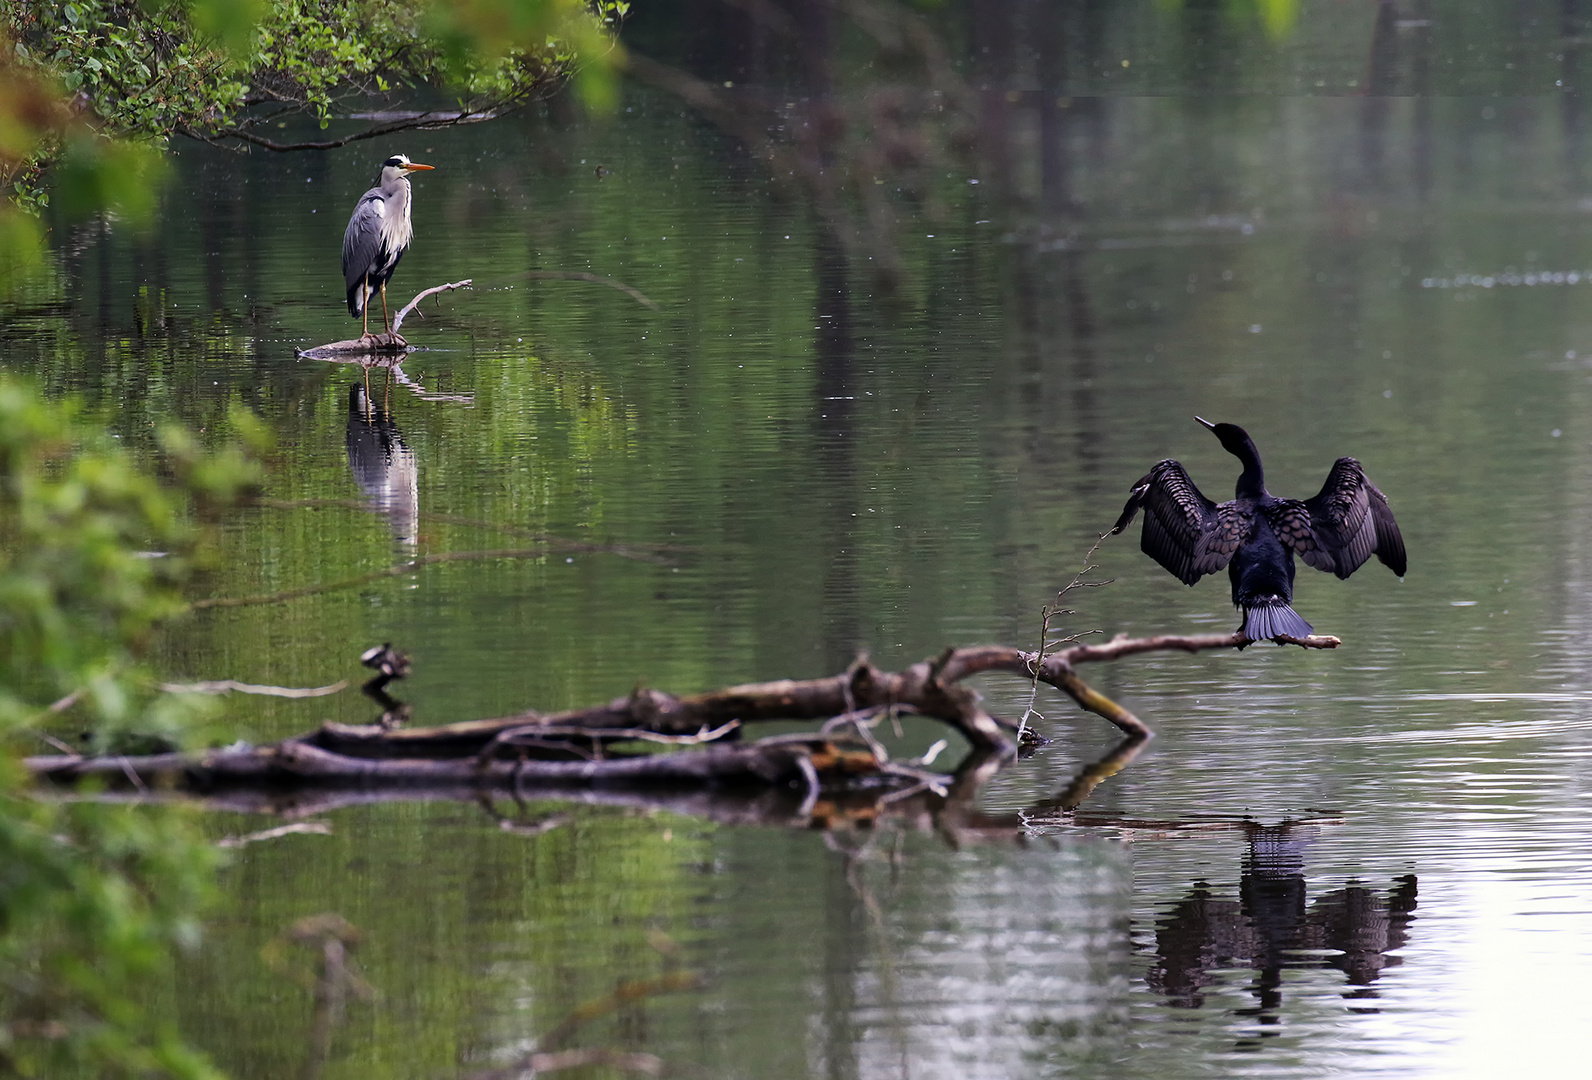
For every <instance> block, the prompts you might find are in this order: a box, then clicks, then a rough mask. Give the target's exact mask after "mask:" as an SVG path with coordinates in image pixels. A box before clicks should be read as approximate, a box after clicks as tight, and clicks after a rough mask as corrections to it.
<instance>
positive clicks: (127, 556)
mask: <svg viewBox="0 0 1592 1080" xmlns="http://www.w3.org/2000/svg"><path fill="white" fill-rule="evenodd" d="M73 411H74V410H73V408H72V406H71V405H70V404H67V405H58V404H50V403H47V402H45V401H43V400H41V399H40V397H39V396H38V395H37V393H36V392H35V391H33V390H32V389H31V388H30V387H28V386H26V385H23V384H20V383H17V382H15V381H12V380H9V379H0V734H3V736H4V741H3V743H0V1068H3V1069H4V1070H5V1071H8V1072H10V1073H13V1074H16V1075H21V1076H50V1077H59V1076H65V1075H78V1074H81V1075H86V1076H116V1075H127V1076H146V1075H164V1076H174V1077H186V1078H200V1077H211V1076H215V1075H216V1074H215V1072H214V1070H212V1069H211V1068H210V1066H209V1065H208V1064H207V1063H206V1062H205V1061H204V1059H203V1058H202V1057H201V1056H199V1055H197V1054H195V1053H193V1052H192V1051H190V1050H189V1049H187V1048H186V1046H185V1045H184V1044H183V1042H182V1040H181V1039H180V1038H179V1037H178V1035H177V1033H176V1031H175V1028H174V1026H173V1025H172V1024H171V1022H170V1021H169V1019H166V1018H162V1017H160V1016H158V1015H157V1012H156V1010H155V1009H154V1008H153V1007H152V1006H151V1005H150V1000H151V995H150V993H149V989H148V988H149V985H150V982H151V979H152V977H154V976H156V975H157V974H158V973H159V972H160V971H161V970H162V968H163V966H164V965H167V964H169V963H170V961H171V958H172V955H173V950H174V949H176V948H179V947H184V946H191V945H192V944H194V943H195V942H196V941H197V939H198V926H199V924H198V912H199V909H200V904H201V902H202V900H203V899H204V896H205V894H206V891H207V890H208V888H209V887H210V884H209V883H210V878H211V870H212V868H213V865H214V862H215V857H214V855H213V851H212V848H211V847H210V846H209V845H208V844H206V843H204V842H203V840H202V839H201V838H200V837H199V836H198V834H197V832H196V830H195V829H194V828H193V826H192V823H191V822H190V821H189V820H188V816H187V815H186V814H184V813H183V812H182V811H181V810H180V809H177V808H173V807H128V806H119V805H113V804H108V803H107V804H98V803H93V802H82V801H78V802H66V801H60V800H55V799H51V798H49V797H47V796H41V794H40V793H37V792H34V791H31V790H29V788H28V787H27V780H26V771H25V769H24V768H23V765H22V757H23V756H24V755H25V754H27V753H30V752H38V751H39V750H41V749H46V747H45V745H44V744H45V740H48V741H51V742H55V743H56V744H57V745H59V744H60V740H59V739H56V738H55V737H54V736H52V735H49V734H48V728H49V727H50V726H52V724H53V725H54V726H56V727H57V728H59V725H60V723H62V722H63V721H66V720H69V721H70V723H71V729H70V732H68V731H66V730H65V729H61V733H62V734H69V735H70V736H71V737H74V738H75V737H76V735H77V732H79V731H84V732H85V733H86V734H87V735H88V741H89V742H90V743H91V744H97V745H99V746H110V745H115V744H116V743H118V742H125V741H126V740H128V739H129V738H132V737H135V736H136V737H140V738H149V737H155V738H158V739H160V740H161V741H162V742H165V743H170V744H176V745H182V744H184V743H188V742H191V741H192V740H193V739H194V737H195V735H196V733H197V732H198V731H199V730H200V726H199V725H200V721H202V720H203V719H204V717H205V715H206V710H205V706H204V705H202V704H199V703H196V702H195V700H194V699H192V698H187V697H182V696H177V695H171V694H165V693H161V692H159V690H158V689H156V685H155V683H154V680H153V679H152V678H150V677H149V676H148V675H147V674H145V673H144V672H143V671H142V670H141V669H140V666H139V654H140V651H141V648H142V647H143V645H144V644H145V643H146V642H147V641H148V639H149V637H150V635H151V633H152V632H153V631H154V629H155V628H156V626H157V625H158V624H159V623H160V621H161V620H163V619H166V618H169V617H171V616H172V615H174V614H176V613H177V612H179V611H180V610H182V607H183V603H182V598H181V596H180V593H179V589H180V586H181V584H182V582H183V580H184V579H185V577H186V576H187V575H188V574H189V573H190V572H191V570H192V569H193V568H194V567H195V566H197V565H201V564H202V563H203V562H204V560H205V559H206V557H207V551H208V544H207V542H206V519H207V518H208V517H209V516H211V514H212V513H213V511H214V509H215V508H216V507H218V506H219V505H220V504H222V503H225V502H227V501H230V500H232V499H233V498H235V496H236V495H237V493H238V492H239V491H241V490H242V489H243V488H245V487H247V486H248V485H250V484H252V483H253V482H254V477H255V467H254V465H253V464H252V462H251V460H250V459H249V457H248V456H247V454H246V452H245V451H244V449H243V448H242V447H241V446H238V447H234V448H232V449H229V450H225V451H223V452H221V453H206V452H204V451H201V450H200V449H199V448H198V447H197V446H196V445H195V444H194V442H193V441H192V439H191V437H189V436H187V435H186V434H185V433H182V432H180V431H176V430H172V431H168V432H164V433H163V436H162V441H163V445H164V447H165V450H166V455H167V461H168V465H169V470H168V471H169V472H170V474H171V477H172V480H171V482H170V483H166V484H162V483H161V482H159V481H157V480H156V479H155V478H153V477H151V476H149V475H148V474H146V473H144V472H141V471H140V470H138V469H137V468H136V467H135V466H134V465H133V464H132V463H131V462H130V461H129V460H128V459H127V457H126V455H125V454H123V453H122V452H121V451H120V450H119V449H118V448H117V447H115V446H114V445H112V444H111V443H110V441H109V440H108V439H103V438H94V437H91V436H89V435H86V434H85V433H83V432H82V431H80V430H79V429H78V428H77V427H75V426H74V423H73ZM233 426H234V428H235V433H236V434H237V435H238V436H239V437H240V439H241V440H242V442H243V443H252V444H254V445H256V446H257V445H259V442H260V440H261V435H260V430H259V426H258V422H257V421H255V420H254V418H253V417H252V416H250V415H248V414H246V413H243V412H241V411H239V412H234V414H233Z"/></svg>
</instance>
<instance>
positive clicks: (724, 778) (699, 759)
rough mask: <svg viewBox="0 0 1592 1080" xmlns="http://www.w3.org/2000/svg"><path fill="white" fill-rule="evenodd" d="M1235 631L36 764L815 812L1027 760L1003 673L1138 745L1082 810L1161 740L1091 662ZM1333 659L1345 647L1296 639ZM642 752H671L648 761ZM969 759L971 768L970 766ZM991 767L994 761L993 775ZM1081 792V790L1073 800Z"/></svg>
mask: <svg viewBox="0 0 1592 1080" xmlns="http://www.w3.org/2000/svg"><path fill="white" fill-rule="evenodd" d="M1247 644H1248V642H1247V640H1245V639H1244V638H1242V637H1239V636H1238V635H1237V634H1231V635H1220V634H1209V635H1201V636H1177V635H1162V636H1156V637H1147V638H1127V637H1118V638H1116V639H1115V640H1113V641H1110V642H1107V643H1105V644H1101V645H1073V646H1071V647H1069V648H1066V649H1062V650H1060V651H1058V652H1056V653H1054V654H1051V655H1048V656H1044V657H1043V658H1039V657H1036V656H1035V654H1033V653H1030V652H1024V651H1023V650H1021V649H1014V648H1010V647H1007V646H998V645H986V646H975V647H971V648H950V649H947V650H945V652H943V653H941V654H940V655H939V656H938V657H936V658H934V659H932V660H924V661H921V662H919V663H916V664H913V665H912V666H911V667H909V668H907V669H906V670H905V671H899V672H889V671H882V670H880V669H879V668H877V667H875V666H874V665H873V664H871V663H869V662H868V660H867V658H866V657H859V658H858V660H857V661H856V662H855V663H854V664H852V666H851V667H850V669H848V670H847V671H846V672H844V673H843V674H840V675H834V676H830V677H828V678H819V679H804V680H788V679H787V680H779V681H776V682H767V683H753V684H748V685H744V686H733V687H730V688H728V689H724V690H718V691H714V692H712V693H706V694H697V695H692V696H687V697H675V696H673V695H670V694H666V693H663V692H661V691H657V690H650V689H643V688H638V689H637V690H636V691H634V692H633V693H631V694H630V695H629V696H627V697H623V698H618V699H616V700H614V701H611V702H609V703H608V704H606V705H599V706H596V707H593V708H588V709H577V710H571V711H568V712H560V713H550V714H541V713H535V712H527V713H521V714H517V715H514V716H508V717H500V718H497V719H491V720H474V721H466V722H463V723H457V724H448V725H445V726H442V727H431V728H413V729H402V728H399V729H392V728H388V727H383V726H380V725H368V726H350V725H345V724H334V723H327V724H325V725H323V726H322V727H321V728H320V729H319V730H317V731H314V732H310V733H308V734H306V735H302V736H299V737H295V738H290V739H285V740H283V741H282V742H280V743H277V744H275V745H271V746H260V747H253V746H238V747H230V748H226V749H217V750H207V751H200V752H197V753H171V754H155V755H148V756H140V757H129V756H112V757H94V758H89V757H80V756H76V755H57V756H46V757H34V758H29V759H28V761H27V766H28V768H29V770H30V771H31V772H32V774H33V775H34V776H35V777H36V778H37V779H40V780H47V781H52V782H55V783H62V784H70V783H73V782H75V781H78V780H81V779H85V778H90V777H92V778H96V779H98V780H99V781H100V782H102V783H104V784H106V785H108V786H110V787H125V786H127V785H131V786H132V787H134V788H135V789H137V790H139V791H144V790H148V789H152V788H153V789H158V788H168V789H172V788H174V789H177V790H182V791H187V792H192V793H215V792H219V791H224V790H227V789H232V788H237V787H262V786H263V787H277V788H282V787H290V788H302V787H325V788H338V787H343V788H348V787H354V788H368V787H392V786H410V785H413V786H417V787H426V788H447V787H450V786H451V787H460V786H462V787H467V788H472V789H477V790H482V789H485V790H492V789H496V790H503V789H507V790H509V791H511V792H514V793H515V794H516V795H517V794H518V793H519V792H521V791H522V790H527V789H534V790H538V791H543V790H545V791H559V790H571V789H589V788H593V787H599V786H600V787H613V786H619V787H627V788H643V787H650V788H712V789H718V788H725V787H737V786H739V787H747V788H772V789H785V790H794V791H796V792H798V793H800V794H799V799H800V803H801V805H800V806H799V807H798V810H799V812H800V813H802V814H804V815H811V814H812V813H813V811H814V808H815V806H816V805H817V802H818V800H819V799H820V798H821V797H823V796H825V795H826V794H828V793H830V792H833V791H836V790H843V789H847V788H855V787H857V786H858V785H862V786H864V787H872V788H882V789H885V790H889V791H892V792H904V793H912V792H917V791H931V792H935V793H936V794H940V795H943V794H944V793H945V791H946V789H947V785H950V784H952V783H953V781H958V780H961V779H965V778H966V777H967V776H968V775H969V770H970V769H971V770H973V771H974V772H975V773H976V772H978V771H979V770H983V769H985V768H989V767H993V768H999V767H1000V765H1001V763H1003V762H1005V761H1007V760H1009V759H1010V758H1011V756H1012V755H1013V753H1014V752H1015V751H1016V750H1017V735H1018V725H1016V724H1014V723H1013V722H1012V721H1010V720H1003V719H998V718H996V717H994V716H992V715H990V714H989V713H988V712H987V711H985V709H984V708H983V706H982V704H981V701H980V697H979V695H978V693H977V692H976V691H974V690H973V689H972V688H971V687H969V686H966V685H964V680H966V679H967V678H969V677H971V676H973V675H978V674H983V673H989V672H1003V673H1006V674H1010V675H1015V676H1019V677H1021V678H1024V679H1029V680H1032V679H1036V678H1037V680H1038V681H1040V682H1044V683H1047V684H1049V685H1051V686H1054V687H1056V688H1058V689H1060V690H1062V691H1064V692H1065V693H1067V694H1068V695H1069V696H1070V697H1072V699H1073V700H1074V701H1075V702H1077V703H1078V705H1079V706H1080V707H1082V708H1083V709H1085V710H1087V711H1089V712H1093V713H1095V714H1096V715H1098V716H1101V717H1103V718H1105V719H1106V720H1108V721H1110V722H1111V723H1112V724H1114V725H1115V726H1116V727H1117V728H1118V729H1119V730H1120V731H1121V732H1122V733H1123V734H1124V735H1125V736H1126V739H1125V740H1124V742H1123V743H1122V745H1121V746H1119V747H1118V749H1117V750H1116V751H1114V752H1113V754H1114V757H1113V758H1110V759H1108V760H1107V761H1106V762H1102V763H1098V764H1099V765H1100V767H1099V768H1097V769H1095V770H1094V772H1093V773H1087V772H1086V775H1085V776H1083V777H1080V779H1079V781H1078V782H1077V783H1076V784H1075V786H1077V784H1083V785H1085V786H1084V788H1083V789H1082V793H1081V794H1078V795H1077V798H1076V799H1074V798H1072V797H1071V796H1069V797H1068V799H1067V800H1065V801H1067V802H1070V803H1072V804H1075V803H1076V802H1077V801H1081V798H1082V797H1083V796H1084V795H1087V793H1088V790H1091V789H1092V788H1093V787H1094V785H1095V784H1098V783H1099V782H1100V780H1101V779H1103V778H1104V777H1105V776H1109V775H1111V773H1113V772H1115V771H1116V770H1117V769H1120V768H1121V767H1122V766H1123V765H1124V764H1126V763H1127V761H1130V760H1132V757H1133V755H1135V754H1136V753H1137V752H1138V749H1139V747H1140V746H1141V745H1142V744H1143V743H1144V742H1145V741H1146V740H1148V739H1149V738H1150V737H1151V736H1152V732H1151V730H1150V728H1149V727H1148V726H1147V725H1146V724H1145V723H1144V722H1143V721H1142V720H1140V719H1139V718H1138V717H1136V716H1134V715H1133V714H1132V713H1131V712H1129V711H1128V710H1127V709H1125V708H1123V707H1122V706H1121V705H1119V704H1118V703H1116V702H1114V701H1112V700H1111V699H1110V698H1108V697H1106V696H1105V695H1103V694H1101V693H1099V692H1098V691H1097V690H1095V689H1093V688H1092V687H1090V686H1089V685H1087V684H1086V683H1085V682H1084V681H1083V680H1082V679H1081V678H1079V676H1078V674H1077V671H1076V670H1075V669H1076V666H1077V665H1078V664H1081V663H1091V662H1099V661H1103V660H1114V659H1117V658H1119V657H1123V656H1130V655H1135V654H1138V653H1144V652H1154V651H1184V652H1199V651H1202V650H1207V649H1220V648H1235V647H1237V648H1241V647H1243V646H1245V645H1247ZM1295 644H1299V645H1302V646H1305V647H1309V648H1335V647H1336V646H1337V645H1338V644H1339V642H1338V639H1337V638H1331V637H1313V638H1309V639H1304V640H1300V641H1297V642H1295ZM901 714H915V715H921V716H925V717H930V718H933V719H937V720H939V721H941V722H943V723H945V724H947V725H949V726H950V727H951V728H953V729H954V730H955V731H957V732H958V733H959V734H960V735H961V736H962V737H963V738H964V739H965V740H966V741H967V742H968V744H969V745H970V747H971V749H972V753H971V754H970V755H969V757H968V761H964V762H963V764H962V766H961V767H960V768H959V769H958V770H957V772H956V774H955V775H954V776H952V775H948V774H943V773H936V772H932V771H930V770H929V768H928V762H927V761H922V762H905V763H903V762H896V761H892V760H890V758H889V755H888V753H887V752H886V751H885V748H884V747H883V746H882V745H881V744H880V743H879V741H878V740H877V739H876V738H875V737H874V736H873V734H872V730H873V728H874V726H876V725H877V724H878V723H880V722H882V721H883V720H885V719H887V718H890V717H893V716H897V715H901ZM800 720H807V721H814V720H822V721H827V722H826V723H825V724H824V725H823V728H822V729H821V730H820V731H818V732H815V733H810V734H800V735H778V736H773V737H771V738H764V739H759V740H756V741H743V736H744V731H745V728H746V727H747V726H748V725H750V724H754V723H758V722H760V721H800ZM637 743H650V744H654V745H657V744H664V745H668V746H671V747H673V748H678V749H673V750H672V752H658V753H637V752H635V751H634V750H628V751H627V750H626V749H625V747H633V746H634V745H635V744H637ZM970 762H971V764H969V763H970ZM990 763H993V766H991V764H990ZM1075 794H1076V793H1075Z"/></svg>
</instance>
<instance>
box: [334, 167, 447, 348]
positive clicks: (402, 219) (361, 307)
mask: <svg viewBox="0 0 1592 1080" xmlns="http://www.w3.org/2000/svg"><path fill="white" fill-rule="evenodd" d="M432 168H433V166H431V165H421V164H419V163H418V162H414V161H410V160H409V159H408V158H406V157H404V155H402V154H394V155H393V156H392V157H390V158H388V159H387V160H386V161H384V162H382V163H381V177H380V179H378V180H377V181H376V186H375V187H373V188H371V189H370V190H369V191H367V192H365V194H363V195H361V196H360V197H359V202H358V204H357V205H355V207H354V213H353V215H352V216H351V217H350V218H349V219H348V230H347V231H346V232H344V233H343V280H344V281H345V282H346V283H347V285H348V313H349V314H350V315H352V316H354V317H355V318H360V317H361V316H363V318H364V322H363V323H362V324H361V333H360V335H359V337H360V340H361V341H363V340H364V339H365V338H368V337H370V309H369V307H368V304H369V301H370V296H371V293H374V292H380V293H381V320H382V324H383V325H384V326H385V327H386V329H387V332H388V333H391V332H392V327H391V324H390V323H389V322H388V317H387V282H388V280H389V279H390V278H391V277H392V272H393V271H394V270H396V269H397V268H398V260H399V259H401V258H403V257H404V251H405V250H407V249H408V247H409V240H410V238H411V237H413V236H414V229H413V227H411V225H410V224H409V202H410V198H409V174H410V173H412V172H419V171H421V170H427V171H429V170H430V169H432Z"/></svg>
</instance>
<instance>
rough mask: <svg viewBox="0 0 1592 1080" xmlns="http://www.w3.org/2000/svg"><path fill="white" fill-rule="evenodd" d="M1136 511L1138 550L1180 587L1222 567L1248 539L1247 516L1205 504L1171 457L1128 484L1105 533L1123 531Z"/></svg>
mask: <svg viewBox="0 0 1592 1080" xmlns="http://www.w3.org/2000/svg"><path fill="white" fill-rule="evenodd" d="M1141 507H1142V508H1143V509H1144V532H1143V534H1142V535H1141V536H1140V538H1139V547H1140V548H1141V549H1143V551H1144V553H1145V554H1146V555H1148V556H1150V558H1152V559H1154V560H1155V561H1156V562H1158V563H1160V564H1161V565H1162V566H1164V567H1166V568H1167V569H1168V570H1170V571H1171V572H1172V574H1173V575H1174V576H1175V577H1176V578H1177V579H1178V580H1179V581H1181V582H1183V584H1185V585H1192V584H1194V583H1195V582H1196V581H1198V580H1199V579H1200V578H1202V577H1204V576H1205V575H1206V574H1212V573H1215V572H1216V571H1217V570H1220V569H1221V568H1222V567H1224V566H1226V565H1227V563H1228V561H1229V560H1230V559H1232V557H1233V552H1235V551H1237V550H1238V546H1239V545H1240V544H1242V543H1243V542H1244V538H1245V537H1246V536H1248V534H1249V527H1250V522H1249V518H1248V516H1247V515H1245V514H1244V513H1243V512H1242V511H1241V510H1239V509H1238V508H1237V507H1235V506H1233V505H1232V504H1231V503H1224V504H1222V505H1221V506H1217V505H1216V504H1215V503H1213V502H1211V500H1209V499H1207V498H1206V497H1205V496H1204V495H1203V494H1201V492H1200V489H1199V488H1197V487H1195V486H1194V481H1192V480H1190V479H1189V476H1188V472H1187V471H1185V470H1184V468H1183V466H1182V465H1181V464H1179V463H1178V462H1176V461H1173V460H1172V459H1171V458H1168V459H1166V460H1165V461H1160V462H1157V463H1156V464H1155V467H1154V468H1152V469H1151V470H1150V471H1149V472H1148V473H1147V474H1146V475H1145V476H1144V478H1143V479H1142V480H1140V481H1139V482H1138V483H1137V484H1134V485H1133V493H1132V494H1131V495H1130V496H1128V505H1126V506H1124V507H1123V508H1122V516H1121V517H1120V518H1118V519H1117V523H1116V525H1115V526H1114V527H1113V528H1112V530H1111V531H1112V532H1113V533H1119V532H1121V531H1122V530H1123V529H1126V528H1127V527H1128V526H1129V525H1130V524H1131V523H1132V522H1133V518H1134V516H1135V515H1136V514H1138V512H1139V509H1140V508H1141Z"/></svg>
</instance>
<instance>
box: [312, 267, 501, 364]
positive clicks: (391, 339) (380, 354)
mask: <svg viewBox="0 0 1592 1080" xmlns="http://www.w3.org/2000/svg"><path fill="white" fill-rule="evenodd" d="M471 284H472V280H471V279H470V278H465V279H464V280H463V281H454V282H450V283H449V284H447V285H434V286H432V287H431V288H429V289H426V290H424V291H422V292H420V293H417V294H416V295H415V298H414V299H413V300H411V301H409V303H407V304H405V305H404V306H403V307H402V308H400V309H399V310H398V313H397V314H396V315H394V316H393V317H392V331H391V332H390V333H382V334H371V335H369V336H368V337H362V338H353V339H352V340H349V341H334V342H332V343H331V344H330V345H317V346H316V347H315V348H313V349H300V350H298V354H299V355H300V356H303V357H307V358H308V359H310V360H340V359H341V360H346V359H350V358H361V357H368V358H369V360H370V362H371V363H375V362H376V361H377V360H380V359H383V358H387V357H396V356H403V355H404V354H406V353H407V352H408V351H409V342H407V341H406V340H404V337H403V335H402V334H400V333H399V332H398V328H399V327H400V326H402V325H403V321H404V319H405V318H407V317H408V315H409V313H410V312H411V311H413V310H415V308H417V307H419V306H420V301H422V300H424V299H425V298H426V297H428V296H435V295H436V294H438V293H445V292H451V291H452V290H454V289H468V288H470V287H471Z"/></svg>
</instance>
